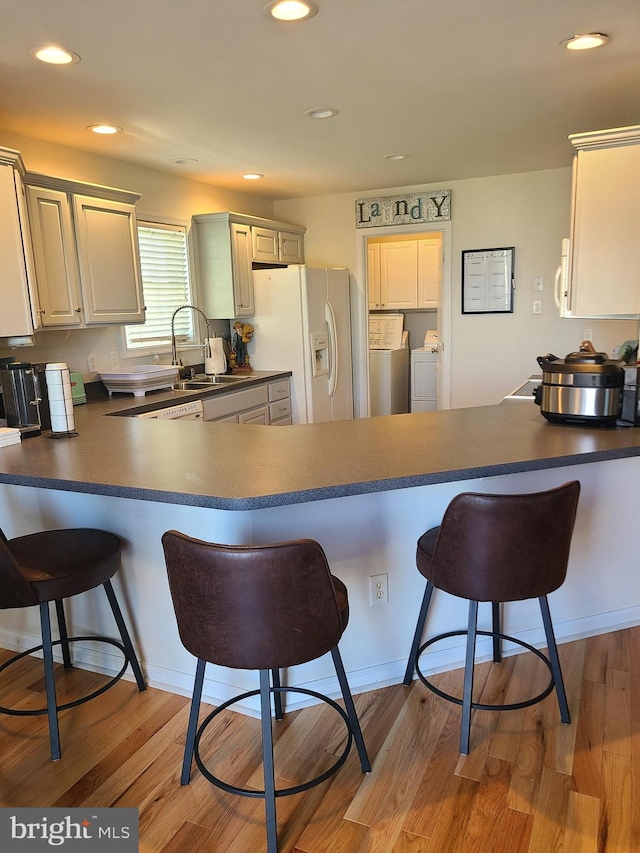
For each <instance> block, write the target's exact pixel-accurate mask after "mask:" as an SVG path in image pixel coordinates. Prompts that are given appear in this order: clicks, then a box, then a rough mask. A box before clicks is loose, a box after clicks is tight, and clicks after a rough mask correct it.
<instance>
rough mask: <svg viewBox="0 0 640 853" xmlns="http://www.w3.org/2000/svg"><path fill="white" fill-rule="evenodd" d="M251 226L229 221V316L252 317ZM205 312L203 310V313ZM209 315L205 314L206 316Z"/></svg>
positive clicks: (253, 307)
mask: <svg viewBox="0 0 640 853" xmlns="http://www.w3.org/2000/svg"><path fill="white" fill-rule="evenodd" d="M251 255H252V245H251V228H250V226H248V225H242V224H239V223H237V222H232V223H231V265H232V268H233V307H234V312H233V314H228V315H226V316H229V317H252V316H253V313H254V310H255V306H254V301H253V270H252V266H251ZM206 313H207V312H206V311H205V314H206ZM208 316H210V315H209V314H207V317H208Z"/></svg>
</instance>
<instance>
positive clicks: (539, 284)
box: [533, 275, 544, 291]
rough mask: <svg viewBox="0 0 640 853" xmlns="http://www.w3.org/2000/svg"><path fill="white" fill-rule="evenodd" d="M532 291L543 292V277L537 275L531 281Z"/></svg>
mask: <svg viewBox="0 0 640 853" xmlns="http://www.w3.org/2000/svg"><path fill="white" fill-rule="evenodd" d="M533 289H534V290H537V291H542V290H544V276H541V275H537V276H536V277H535V278H534V280H533Z"/></svg>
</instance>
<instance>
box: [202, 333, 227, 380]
mask: <svg viewBox="0 0 640 853" xmlns="http://www.w3.org/2000/svg"><path fill="white" fill-rule="evenodd" d="M222 344H223V341H222V338H207V345H208V347H207V348H208V351H209V352H210V353H211V355H210V356H209V357H208V358H205V360H204V372H205V373H206V374H208V375H211V374H215V373H224V372H225V371H226V369H227V359H226V357H225V354H224V348H223V345H222ZM205 351H206V350H205Z"/></svg>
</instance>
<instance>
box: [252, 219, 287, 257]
mask: <svg viewBox="0 0 640 853" xmlns="http://www.w3.org/2000/svg"><path fill="white" fill-rule="evenodd" d="M251 243H252V246H253V260H254V261H259V262H260V263H266V264H268V263H274V264H277V263H279V261H280V254H279V250H278V232H277V231H276V230H275V229H273V228H258V227H256V226H252V228H251Z"/></svg>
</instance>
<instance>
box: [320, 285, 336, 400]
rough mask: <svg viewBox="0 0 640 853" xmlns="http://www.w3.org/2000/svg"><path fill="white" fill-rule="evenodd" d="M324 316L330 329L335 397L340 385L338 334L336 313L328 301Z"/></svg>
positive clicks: (330, 368) (330, 365)
mask: <svg viewBox="0 0 640 853" xmlns="http://www.w3.org/2000/svg"><path fill="white" fill-rule="evenodd" d="M324 316H325V319H326V321H327V329H328V331H329V396H330V397H333V395H334V394H335V393H336V388H337V386H338V367H339V366H338V335H337V329H336V315H335V314H334V313H333V306H332V305H331V303H330V302H326V303H325V306H324Z"/></svg>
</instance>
